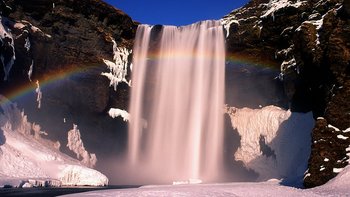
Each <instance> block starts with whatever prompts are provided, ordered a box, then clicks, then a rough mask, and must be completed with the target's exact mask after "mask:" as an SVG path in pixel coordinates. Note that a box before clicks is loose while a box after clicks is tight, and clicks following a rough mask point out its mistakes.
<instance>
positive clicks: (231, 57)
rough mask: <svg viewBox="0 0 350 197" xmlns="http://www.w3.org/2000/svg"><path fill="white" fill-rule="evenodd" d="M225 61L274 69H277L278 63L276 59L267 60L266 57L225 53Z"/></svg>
mask: <svg viewBox="0 0 350 197" xmlns="http://www.w3.org/2000/svg"><path fill="white" fill-rule="evenodd" d="M226 63H231V64H239V65H250V66H254V67H259V68H269V69H271V70H274V71H279V67H280V64H278V63H277V62H276V61H273V60H269V59H267V58H266V57H263V56H262V55H260V56H252V55H247V54H239V53H234V54H232V53H231V54H226Z"/></svg>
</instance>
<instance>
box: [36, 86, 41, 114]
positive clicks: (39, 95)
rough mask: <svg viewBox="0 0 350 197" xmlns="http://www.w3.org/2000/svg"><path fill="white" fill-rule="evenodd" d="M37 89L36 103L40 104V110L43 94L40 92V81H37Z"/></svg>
mask: <svg viewBox="0 0 350 197" xmlns="http://www.w3.org/2000/svg"><path fill="white" fill-rule="evenodd" d="M36 87H37V88H36V89H35V92H36V94H37V97H36V101H37V102H38V109H40V108H41V99H42V92H41V90H40V84H39V81H38V80H37V81H36Z"/></svg>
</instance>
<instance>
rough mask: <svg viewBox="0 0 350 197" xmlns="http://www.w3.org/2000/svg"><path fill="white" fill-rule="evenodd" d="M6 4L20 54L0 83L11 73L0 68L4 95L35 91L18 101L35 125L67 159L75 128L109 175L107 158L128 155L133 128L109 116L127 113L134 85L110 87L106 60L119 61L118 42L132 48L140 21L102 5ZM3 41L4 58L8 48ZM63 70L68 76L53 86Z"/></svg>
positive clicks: (58, 0)
mask: <svg viewBox="0 0 350 197" xmlns="http://www.w3.org/2000/svg"><path fill="white" fill-rule="evenodd" d="M0 7H1V15H2V24H3V26H4V27H6V28H9V29H10V30H11V33H12V36H13V38H14V43H15V53H16V60H15V63H14V65H13V67H12V69H11V71H10V75H9V77H8V80H2V79H3V78H4V75H5V73H4V71H3V69H2V65H0V67H1V69H0V78H1V80H0V94H3V95H5V96H9V97H10V96H11V93H12V92H13V90H16V89H21V87H26V88H30V87H31V89H32V90H31V91H30V92H29V93H27V94H26V95H25V96H23V97H22V98H21V100H15V102H18V105H19V107H20V108H22V107H23V108H24V111H25V113H26V114H27V115H28V117H29V121H31V122H36V123H38V124H40V125H41V127H42V129H43V130H46V131H47V132H48V133H49V137H50V138H51V139H54V140H59V141H60V142H61V144H62V146H61V150H62V151H63V152H66V153H68V154H69V152H70V151H69V150H68V149H67V148H66V146H65V144H66V143H67V132H68V131H69V130H70V129H72V127H73V123H74V124H77V125H78V127H79V129H80V131H81V133H82V138H83V141H84V143H85V147H86V149H87V150H88V151H89V152H94V153H96V155H97V158H98V160H99V162H98V163H97V169H98V170H100V171H102V172H106V171H107V169H106V168H107V166H105V165H104V163H105V162H104V161H106V159H108V156H110V155H113V154H114V155H117V154H118V153H120V152H122V151H123V147H125V141H126V130H127V126H126V123H125V122H123V121H122V120H121V119H119V118H118V119H112V118H110V117H109V116H108V113H107V112H108V110H109V109H110V108H111V107H117V108H121V109H127V106H128V100H129V87H128V86H127V85H125V84H123V85H121V86H120V87H118V90H117V92H116V91H114V90H113V88H111V87H109V83H110V82H109V80H108V79H107V77H105V76H102V75H101V73H102V72H108V69H107V66H106V64H104V62H103V59H107V60H110V61H113V42H112V38H113V39H114V40H115V41H116V43H117V46H118V47H125V48H127V49H129V50H131V49H132V47H133V39H134V36H135V33H136V28H137V23H136V22H134V21H133V20H132V19H131V18H130V17H129V16H128V15H126V14H125V13H123V12H122V11H120V10H118V9H116V8H114V7H112V6H110V5H108V4H106V3H104V2H103V1H100V0H81V1H76V0H2V1H0ZM37 28H39V29H40V30H38V29H37ZM26 40H29V41H30V49H29V50H27V49H26V48H25V44H26ZM0 44H2V47H1V50H2V51H1V54H4V55H5V56H6V51H10V50H7V49H6V48H4V46H5V45H4V44H3V43H0ZM5 44H8V43H5ZM130 58H131V57H130ZM32 62H33V74H32V77H31V79H32V81H30V80H29V78H28V71H29V69H30V66H31V63H32ZM0 64H1V63H0ZM59 73H61V74H62V78H61V79H60V80H58V81H57V82H53V83H51V82H50V79H52V78H53V79H57V78H55V77H56V76H57V74H59ZM127 77H130V75H129V76H127ZM36 80H39V82H42V83H43V84H41V85H42V92H43V99H42V106H41V109H37V107H36V106H37V105H36V101H35V97H36V96H35V87H36V85H35V82H36ZM46 82H48V83H49V85H46V86H45V84H44V83H46ZM16 99H17V98H16ZM71 156H74V154H71ZM109 167H110V166H109ZM111 181H112V182H113V180H111Z"/></svg>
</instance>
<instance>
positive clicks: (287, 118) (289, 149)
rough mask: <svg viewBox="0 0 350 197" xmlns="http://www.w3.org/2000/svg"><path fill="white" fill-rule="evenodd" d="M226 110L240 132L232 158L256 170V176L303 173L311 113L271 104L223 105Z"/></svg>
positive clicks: (288, 177)
mask: <svg viewBox="0 0 350 197" xmlns="http://www.w3.org/2000/svg"><path fill="white" fill-rule="evenodd" d="M226 111H227V113H228V114H229V115H230V117H231V123H232V126H233V128H234V129H237V131H238V133H239V135H240V136H241V141H240V143H241V145H240V147H239V148H238V150H237V151H236V153H235V159H236V160H239V161H242V162H243V163H244V165H245V166H246V167H247V168H249V169H252V170H254V171H256V172H257V173H258V174H259V180H268V179H271V178H277V179H281V178H285V179H286V178H287V179H301V177H303V175H304V172H305V171H306V168H307V162H308V158H309V155H310V151H311V150H310V148H311V130H312V128H313V126H314V120H313V117H312V114H311V113H307V114H302V113H292V112H291V111H289V110H287V111H286V110H283V109H281V108H279V107H275V106H267V107H263V108H261V109H249V108H243V109H237V108H230V107H227V108H226Z"/></svg>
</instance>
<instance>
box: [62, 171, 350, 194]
mask: <svg viewBox="0 0 350 197" xmlns="http://www.w3.org/2000/svg"><path fill="white" fill-rule="evenodd" d="M349 183H350V167H349V166H348V167H346V168H345V169H344V170H343V171H342V172H341V173H340V174H339V175H338V176H337V177H336V178H335V179H333V180H331V181H330V182H329V183H327V184H325V185H323V186H320V187H316V188H313V189H297V188H293V187H287V186H282V185H280V184H279V182H278V181H277V180H276V181H267V182H259V183H222V184H197V185H163V186H144V187H141V188H136V189H122V190H104V191H94V192H86V193H78V194H72V195H67V196H103V197H108V196H119V197H122V196H157V197H160V196H215V197H220V196H244V197H248V196H254V197H259V196H261V197H266V196H283V197H288V196H291V197H292V196H293V197H294V196H307V197H313V196H350V189H349Z"/></svg>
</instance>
